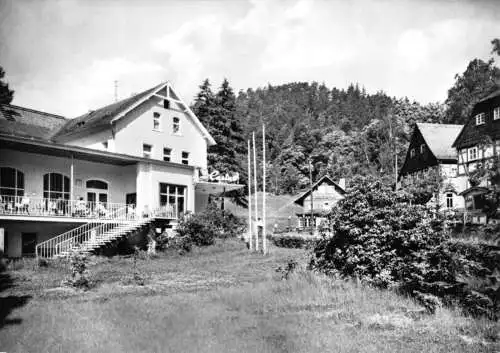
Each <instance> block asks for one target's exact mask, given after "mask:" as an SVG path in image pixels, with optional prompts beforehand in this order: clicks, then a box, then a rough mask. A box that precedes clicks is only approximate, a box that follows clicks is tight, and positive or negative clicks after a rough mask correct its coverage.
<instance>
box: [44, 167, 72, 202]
mask: <svg viewBox="0 0 500 353" xmlns="http://www.w3.org/2000/svg"><path fill="white" fill-rule="evenodd" d="M69 195H70V181H69V178H68V177H67V176H65V175H62V174H59V173H48V174H45V175H44V176H43V197H44V198H46V199H52V200H54V199H55V200H57V199H63V200H69Z"/></svg>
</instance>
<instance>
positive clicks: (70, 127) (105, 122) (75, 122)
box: [55, 82, 215, 145]
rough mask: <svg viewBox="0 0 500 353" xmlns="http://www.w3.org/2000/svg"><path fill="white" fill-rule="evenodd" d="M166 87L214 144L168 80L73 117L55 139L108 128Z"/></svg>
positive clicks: (212, 143)
mask: <svg viewBox="0 0 500 353" xmlns="http://www.w3.org/2000/svg"><path fill="white" fill-rule="evenodd" d="M164 89H166V92H167V97H166V98H168V99H169V100H170V101H172V102H174V103H176V104H178V105H179V107H181V108H182V109H183V110H184V113H186V114H187V115H188V116H189V117H190V118H191V119H192V121H193V122H194V124H195V125H196V126H197V127H198V128H199V129H200V131H201V133H202V135H203V137H204V138H205V139H207V141H208V143H209V145H214V144H215V140H214V139H213V138H212V136H211V135H210V134H209V132H208V131H207V130H206V129H205V127H204V126H203V125H202V124H201V122H200V121H199V120H198V118H197V117H196V115H194V113H193V112H192V111H191V109H190V108H189V106H188V105H186V104H185V103H184V102H183V101H182V100H181V99H180V98H179V97H178V96H177V95H176V94H175V93H174V92H173V89H172V87H171V85H170V83H169V82H163V83H161V84H159V85H157V86H155V87H153V88H150V89H148V90H145V91H143V92H141V93H138V94H136V95H134V96H132V97H129V98H126V99H122V100H121V101H118V102H116V103H113V104H110V105H107V106H105V107H102V108H99V109H97V110H92V111H90V112H88V113H86V114H84V115H82V116H79V117H77V118H75V119H71V120H70V121H68V123H67V124H66V125H65V126H64V127H63V128H62V129H61V130H60V131H59V132H58V133H57V135H56V136H55V139H56V140H57V141H64V140H71V138H72V137H74V136H75V135H78V137H81V136H82V135H83V136H85V135H88V134H92V133H95V132H98V131H102V130H105V129H107V128H110V126H111V124H112V123H113V122H115V121H117V120H119V119H121V118H123V117H124V116H125V115H126V114H127V113H128V112H130V111H131V110H132V109H134V108H136V107H138V106H139V105H141V104H142V103H144V102H145V101H147V100H148V99H150V98H151V97H153V96H155V94H157V93H158V92H159V91H162V90H164Z"/></svg>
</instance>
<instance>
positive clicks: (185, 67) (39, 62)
mask: <svg viewBox="0 0 500 353" xmlns="http://www.w3.org/2000/svg"><path fill="white" fill-rule="evenodd" d="M495 37H500V0H492V1H477V0H476V1H465V0H456V1H453V0H443V1H425V0H424V1H422V0H418V1H417V0H415V1H410V0H407V1H406V0H397V1H396V0H394V1H390V0H373V1H368V0H366V1H365V0H359V1H342V0H338V1H326V0H298V1H253V0H248V1H247V0H236V1H229V0H214V1H208V0H204V1H201V0H198V1H195V0H170V1H167V0H149V1H148V0H146V1H145V0H142V1H132V0H130V1H119V0H101V1H90V0H88V1H76V0H75V1H72V0H63V1H35V0H33V1H23V0H15V1H14V0H0V65H1V66H3V67H4V69H5V71H6V80H7V81H8V83H9V84H10V86H11V87H12V88H13V89H14V90H15V98H14V102H13V104H17V105H21V106H26V107H31V108H34V109H39V110H43V111H47V112H51V113H57V114H62V115H65V116H67V117H75V116H78V115H80V114H83V113H85V112H86V111H88V110H89V109H95V108H98V107H99V106H102V105H105V104H108V103H111V102H113V99H114V98H113V97H114V87H113V85H114V84H113V82H114V80H118V82H119V83H118V85H119V88H118V93H119V97H120V98H124V97H128V96H130V95H131V94H132V93H134V92H140V91H141V90H144V89H147V88H149V87H151V86H153V85H156V84H158V83H159V82H162V81H165V80H169V81H170V82H172V84H173V85H174V87H176V88H177V91H178V93H179V94H180V96H181V97H183V99H184V100H185V101H187V102H191V101H192V99H193V96H194V95H195V94H196V92H197V89H198V85H199V84H200V83H201V81H202V80H203V79H204V78H209V79H210V80H211V82H212V84H213V85H214V88H217V87H218V86H219V85H220V82H221V80H222V78H223V77H227V78H228V79H229V81H230V83H231V85H232V86H233V88H234V89H235V90H236V91H238V90H240V89H246V88H248V87H253V88H256V87H259V86H260V87H262V86H265V85H266V84H267V83H271V84H280V83H285V82H291V81H318V82H324V83H325V84H326V85H327V86H328V87H333V86H336V87H339V88H346V87H347V85H348V84H349V83H351V82H358V83H359V84H360V85H363V86H365V87H366V89H367V90H368V92H375V91H378V90H383V91H385V92H386V93H388V94H389V95H391V96H398V97H399V96H408V97H409V98H410V99H415V100H418V101H420V102H422V103H426V102H431V101H444V99H445V97H446V92H447V89H448V88H449V87H450V86H451V85H452V83H453V81H454V75H455V74H456V73H459V72H463V71H464V70H465V68H466V66H467V63H468V62H469V61H470V60H471V59H473V58H482V59H484V60H487V59H488V58H490V57H491V55H490V50H491V45H490V41H491V40H492V39H493V38H495ZM497 62H498V60H497Z"/></svg>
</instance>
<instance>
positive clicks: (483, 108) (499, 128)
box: [453, 88, 500, 149]
mask: <svg viewBox="0 0 500 353" xmlns="http://www.w3.org/2000/svg"><path fill="white" fill-rule="evenodd" d="M499 104H500V88H497V89H496V90H495V91H493V92H492V93H490V94H489V95H487V96H485V97H484V98H483V99H481V100H480V101H479V102H477V103H476V104H474V107H473V109H472V112H471V114H470V117H469V119H468V120H467V122H466V124H465V127H464V128H463V130H462V131H461V132H460V134H459V135H458V136H457V138H456V139H455V141H454V142H453V147H455V148H457V149H461V148H464V147H470V146H474V145H476V144H478V143H482V142H484V141H485V138H486V140H489V139H490V138H491V139H492V140H497V139H499V138H500V124H499V123H498V121H497V120H495V121H493V117H491V115H492V113H491V110H493V108H496V107H498V105H499ZM478 113H485V114H486V124H482V125H476V119H475V116H476V114H478ZM490 114H491V115H490Z"/></svg>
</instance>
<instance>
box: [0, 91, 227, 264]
mask: <svg viewBox="0 0 500 353" xmlns="http://www.w3.org/2000/svg"><path fill="white" fill-rule="evenodd" d="M138 96H139V95H138ZM167 99H168V100H169V104H165V102H166V100H167ZM17 108H19V109H24V108H20V107H17ZM129 108H130V107H129ZM103 109H104V110H105V109H108V108H107V107H106V108H103ZM40 114H43V113H40ZM111 114H112V116H111V117H112V118H113V119H112V120H111V119H109V118H110V115H111ZM102 117H103V119H104V120H103V121H104V123H102V124H101V125H100V126H99V125H97V126H92V129H88V130H84V129H82V130H81V131H78V129H76V130H75V131H76V132H73V131H70V134H67V135H64V134H63V135H62V136H63V137H62V138H61V139H60V140H57V142H54V141H52V140H45V141H44V140H41V139H36V140H35V139H33V138H31V139H30V138H26V137H25V136H19V137H17V136H12V135H6V134H4V133H2V131H0V139H1V141H0V172H1V173H2V174H0V196H1V198H0V221H1V223H0V230H3V233H4V234H5V235H6V236H4V237H3V238H4V239H3V240H5V242H4V243H6V244H7V255H8V256H12V257H18V256H21V255H23V254H31V251H28V250H26V249H27V248H28V247H29V248H30V249H31V245H30V243H31V242H33V241H36V243H40V242H42V241H45V240H47V239H49V238H53V237H55V236H57V235H58V234H60V233H61V232H65V231H67V230H68V229H71V228H72V227H73V228H74V227H76V226H78V225H81V224H85V223H86V222H91V221H95V219H94V218H92V217H97V218H99V217H111V216H108V215H109V214H115V213H117V212H118V211H117V210H120V209H123V210H126V212H127V217H129V216H130V215H129V210H132V211H130V212H132V213H133V214H135V215H136V216H137V217H144V216H151V215H155V216H158V215H160V214H161V213H158V212H160V211H161V210H168V211H167V212H166V213H165V212H164V213H163V214H162V215H163V216H160V217H167V218H169V219H172V220H175V219H176V218H178V217H181V216H182V215H183V214H185V213H186V212H195V211H200V210H202V209H203V208H204V207H205V206H206V203H207V201H208V194H207V190H208V189H210V190H211V192H217V191H219V189H221V185H218V186H217V187H210V188H207V187H206V183H205V184H204V185H203V188H198V189H197V187H196V185H197V183H198V182H199V180H198V175H199V172H200V170H202V171H205V170H206V169H207V147H208V145H210V144H213V143H215V142H214V141H213V139H212V137H211V136H210V135H209V134H208V132H207V131H206V130H205V128H204V127H203V126H202V125H201V123H200V122H199V121H198V119H197V118H196V116H194V114H193V113H192V112H191V111H190V110H189V108H188V107H187V106H186V105H185V104H184V103H183V102H182V100H180V99H179V98H178V97H177V96H176V95H175V94H174V93H173V91H172V88H171V87H170V85H169V84H168V83H166V84H164V85H160V86H158V90H157V91H151V93H150V94H149V95H146V96H144V95H143V96H141V99H140V100H138V101H137V104H134V106H133V107H132V108H130V109H126V110H120V109H118V110H116V111H113V112H112V113H108V112H105V114H102ZM105 119H108V120H105ZM76 121H78V120H76ZM68 122H69V121H68ZM93 123H95V122H92V121H90V120H89V123H88V124H89V125H90V124H93ZM145 145H147V146H150V148H149V147H148V148H147V149H146V148H145ZM12 176H14V177H12ZM2 178H3V179H2ZM13 178H14V179H15V180H13ZM11 184H12V185H14V184H15V185H14V187H12V185H11ZM216 189H217V191H214V190H216ZM2 192H3V195H2ZM56 204H57V205H56ZM78 204H80V205H83V207H84V208H85V210H84V212H80V211H78V210H77V206H78ZM96 205H98V206H99V207H101V208H102V207H104V211H103V213H104V214H106V216H102V215H101V214H100V213H99V214H98V212H97V211H96V210H97V206H96ZM101 208H100V209H99V212H101ZM111 211H113V212H114V213H113V212H111ZM165 214H167V215H168V216H165ZM134 217H135V216H134ZM0 233H1V232H0ZM33 237H34V238H33ZM33 239H34V240H33ZM1 240H2V239H0V243H2V242H1ZM3 250H5V249H1V248H0V251H3Z"/></svg>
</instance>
